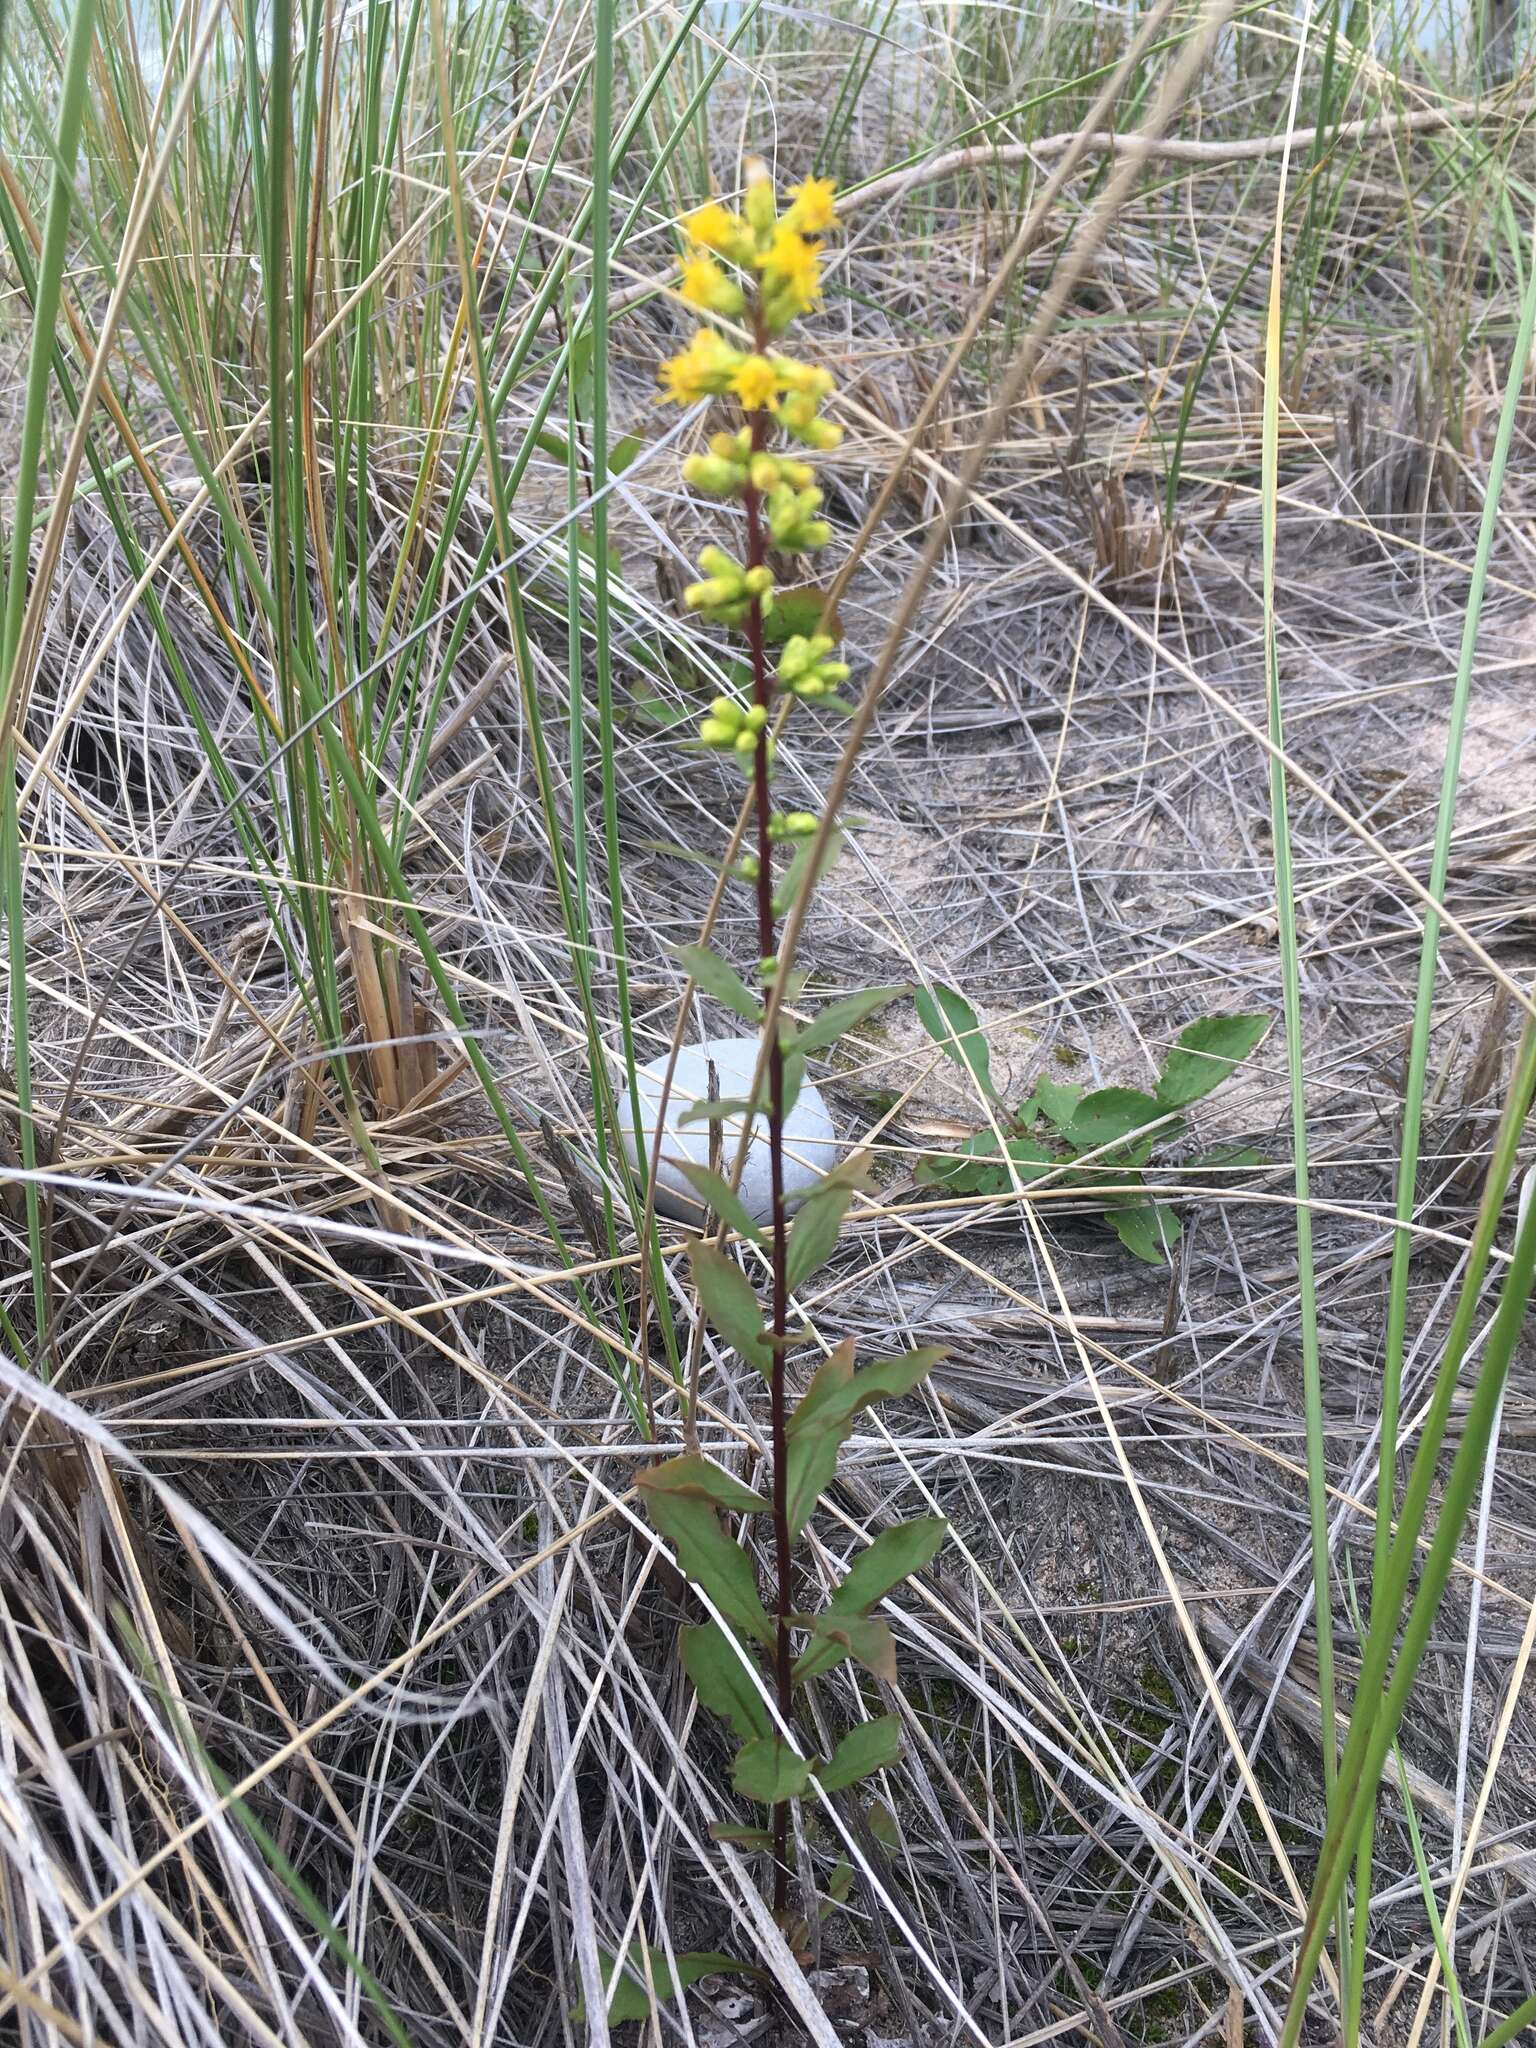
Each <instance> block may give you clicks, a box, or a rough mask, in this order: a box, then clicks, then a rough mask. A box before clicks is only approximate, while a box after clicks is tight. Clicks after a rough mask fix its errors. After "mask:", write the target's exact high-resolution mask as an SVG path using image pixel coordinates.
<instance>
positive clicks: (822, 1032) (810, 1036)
mask: <svg viewBox="0 0 1536 2048" xmlns="http://www.w3.org/2000/svg"><path fill="white" fill-rule="evenodd" d="M906 993H907V991H906V989H905V987H896V988H866V989H861V990H860V991H859V993H858V994H857V995H854V996H840V997H839V998H838V1000H837V1001H836V1002H835V1003H828V1005H827V1007H826V1008H825V1009H824V1010H819V1011H818V1012H817V1013H816V1015H815V1016H814V1017H813V1018H812V1019H811V1021H810V1023H809V1024H803V1025H802V1026H801V1027H800V1029H799V1030H798V1031H797V1032H796V1033H795V1034H794V1036H793V1038H792V1039H791V1040H790V1043H791V1044H792V1045H793V1047H794V1049H795V1051H796V1052H799V1053H808V1052H822V1051H824V1050H825V1048H826V1047H827V1046H829V1045H836V1043H837V1041H838V1040H839V1039H840V1038H841V1037H842V1035H843V1033H844V1032H845V1031H852V1030H853V1028H854V1026H855V1025H858V1024H862V1023H863V1021H864V1019H865V1018H866V1017H868V1016H870V1015H871V1014H872V1013H873V1012H874V1011H875V1010H879V1009H883V1008H884V1006H885V1005H886V1004H887V1003H893V1002H894V1001H895V1000H896V998H897V997H898V996H902V995H905V994H906Z"/></svg>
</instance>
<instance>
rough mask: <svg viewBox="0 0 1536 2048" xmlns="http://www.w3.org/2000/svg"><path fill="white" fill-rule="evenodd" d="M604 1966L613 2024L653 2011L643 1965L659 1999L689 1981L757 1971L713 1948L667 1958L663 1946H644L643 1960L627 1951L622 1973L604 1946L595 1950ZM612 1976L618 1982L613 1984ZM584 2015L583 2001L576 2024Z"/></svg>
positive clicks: (673, 1993)
mask: <svg viewBox="0 0 1536 2048" xmlns="http://www.w3.org/2000/svg"><path fill="white" fill-rule="evenodd" d="M597 1953H598V1958H599V1960H600V1961H601V1963H602V1966H603V1988H604V1990H605V1991H608V1992H609V1994H610V1995H609V1998H608V2017H609V2019H610V2020H611V2021H612V2022H613V2024H614V2025H615V2026H619V2025H622V2023H623V2022H624V2021H625V2020H648V2019H649V2018H650V2016H651V2013H652V2011H653V2007H652V2004H651V1994H650V1992H649V1991H648V1990H647V1989H646V1981H645V1980H646V1968H645V1964H646V1963H649V1965H650V1981H651V1983H652V1984H653V1985H654V1986H655V1989H656V1996H657V1997H658V1998H675V1997H676V1996H677V1994H678V1991H679V1990H686V1989H687V1987H688V1986H689V1985H690V1984H697V1983H698V1982H699V1980H700V1978H701V1977H755V1976H756V1975H757V1974H758V1973H757V1971H756V1970H755V1969H754V1968H753V1966H752V1964H751V1963H738V1962H736V1961H735V1960H734V1958H732V1957H731V1956H723V1955H721V1954H720V1953H719V1952H718V1951H717V1950H714V1949H698V1950H695V1951H693V1952H692V1953H691V1954H689V1955H683V1956H674V1957H673V1959H672V1962H671V1963H670V1964H669V1963H668V1961H667V1953H666V1950H665V1949H660V1948H651V1947H650V1946H649V1945H647V1948H646V1952H645V1962H642V1961H641V1959H640V1956H639V1954H638V1952H637V1951H636V1950H634V1949H631V1950H630V1953H629V1957H628V1959H627V1960H626V1962H625V1964H624V1967H623V1972H622V1974H621V1973H620V1971H619V1966H618V1964H617V1963H616V1962H615V1960H614V1958H613V1957H612V1956H611V1955H609V1954H608V1952H607V1950H606V1949H599V1950H598V1952H597ZM674 1966H675V1967H674ZM615 1976H617V1977H618V1979H619V1981H618V1983H617V1984H615V1983H614V1981H613V1980H614V1978H615ZM586 2017H587V2008H586V2003H585V2001H584V2000H583V2002H582V2003H581V2004H579V2005H578V2006H577V2007H576V2011H575V2018H576V2021H577V2024H578V2025H581V2024H584V2023H585V2021H586Z"/></svg>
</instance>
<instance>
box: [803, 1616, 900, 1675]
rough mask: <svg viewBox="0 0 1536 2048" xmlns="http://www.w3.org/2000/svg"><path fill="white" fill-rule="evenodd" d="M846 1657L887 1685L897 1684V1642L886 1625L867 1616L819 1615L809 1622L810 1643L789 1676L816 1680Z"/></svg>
mask: <svg viewBox="0 0 1536 2048" xmlns="http://www.w3.org/2000/svg"><path fill="white" fill-rule="evenodd" d="M845 1657H852V1659H853V1660H854V1662H855V1663H856V1664H862V1665H863V1667H864V1669H865V1670H866V1671H868V1672H869V1673H870V1674H871V1675H872V1676H873V1677H875V1678H882V1679H884V1680H885V1682H886V1684H887V1685H894V1684H895V1683H896V1643H895V1639H894V1637H893V1636H892V1634H891V1631H890V1628H889V1626H888V1624H887V1623H885V1622H883V1621H880V1620H877V1619H876V1618H875V1617H874V1616H873V1615H869V1614H818V1615H817V1616H816V1617H815V1618H814V1620H813V1621H812V1623H811V1640H810V1642H809V1643H808V1644H807V1645H806V1647H805V1649H804V1650H802V1651H801V1653H800V1655H799V1656H798V1657H797V1658H796V1660H795V1667H794V1671H793V1672H792V1674H791V1675H792V1677H793V1678H794V1680H795V1683H796V1684H797V1685H798V1684H799V1682H800V1681H801V1679H804V1678H818V1677H820V1676H821V1674H822V1673H823V1672H824V1671H835V1670H836V1669H837V1667H838V1665H839V1664H841V1663H842V1661H843V1659H844V1658H845Z"/></svg>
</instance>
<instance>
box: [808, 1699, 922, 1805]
mask: <svg viewBox="0 0 1536 2048" xmlns="http://www.w3.org/2000/svg"><path fill="white" fill-rule="evenodd" d="M900 1756H901V1723H900V1721H899V1720H898V1719H897V1718H896V1716H895V1715H894V1714H881V1715H880V1716H879V1717H878V1718H877V1719H876V1720H873V1721H861V1722H860V1723H859V1725H858V1727H857V1728H851V1729H850V1730H849V1731H848V1733H847V1734H846V1735H845V1736H844V1737H843V1739H842V1741H841V1742H840V1743H839V1744H838V1745H837V1747H836V1749H834V1750H833V1752H832V1757H831V1761H830V1762H829V1763H824V1764H822V1765H821V1767H820V1768H819V1769H818V1771H817V1773H816V1778H817V1782H818V1783H819V1784H820V1786H821V1789H822V1791H823V1792H841V1791H842V1789H843V1787H844V1786H845V1785H856V1784H857V1783H858V1782H859V1780H860V1778H867V1777H868V1776H869V1774H870V1772H871V1771H883V1770H885V1769H886V1768H887V1767H888V1766H889V1765H891V1764H893V1763H895V1762H897V1760H898V1759H899V1758H900Z"/></svg>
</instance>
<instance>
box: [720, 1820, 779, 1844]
mask: <svg viewBox="0 0 1536 2048" xmlns="http://www.w3.org/2000/svg"><path fill="white" fill-rule="evenodd" d="M709 1839H710V1840H711V1841H712V1842H734V1843H735V1845H736V1847H737V1848H738V1849H771V1848H772V1847H773V1835H772V1832H771V1831H770V1830H769V1829H768V1828H743V1827H737V1826H736V1825H735V1824H734V1823H733V1822H731V1821H728V1820H712V1821H711V1822H710V1824H709Z"/></svg>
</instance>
